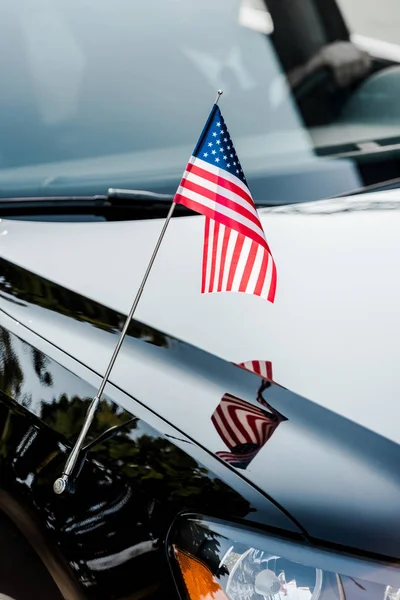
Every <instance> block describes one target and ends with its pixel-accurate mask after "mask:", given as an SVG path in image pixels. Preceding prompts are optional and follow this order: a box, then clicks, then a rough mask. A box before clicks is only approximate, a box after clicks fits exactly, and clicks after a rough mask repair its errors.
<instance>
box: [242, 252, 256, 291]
mask: <svg viewBox="0 0 400 600" xmlns="http://www.w3.org/2000/svg"><path fill="white" fill-rule="evenodd" d="M257 250H258V244H256V242H252V243H251V247H250V252H249V256H248V258H247V261H246V266H245V268H244V271H243V275H242V281H241V282H240V285H239V292H245V291H246V290H247V285H248V283H249V279H250V275H251V272H252V270H253V267H254V262H255V260H256V255H257Z"/></svg>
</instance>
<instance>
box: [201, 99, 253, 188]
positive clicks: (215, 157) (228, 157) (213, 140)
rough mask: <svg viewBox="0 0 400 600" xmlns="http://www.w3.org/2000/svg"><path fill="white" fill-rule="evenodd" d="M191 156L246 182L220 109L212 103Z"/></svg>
mask: <svg viewBox="0 0 400 600" xmlns="http://www.w3.org/2000/svg"><path fill="white" fill-rule="evenodd" d="M193 156H196V157H197V158H201V160H204V161H206V162H208V163H210V165H214V166H215V167H219V168H220V169H224V170H225V171H228V173H231V174H232V175H235V176H236V177H238V178H239V179H241V181H243V183H245V184H246V185H247V183H246V177H245V176H244V173H243V170H242V166H241V164H240V162H239V159H238V157H237V154H236V151H235V148H234V146H233V143H232V140H231V136H230V135H229V132H228V129H227V127H226V125H225V121H224V119H223V117H222V114H221V111H220V109H219V107H218V106H217V105H215V104H214V106H213V108H212V110H211V113H210V116H209V118H208V121H207V123H206V126H205V127H204V130H203V132H202V134H201V136H200V139H199V141H198V142H197V146H196V148H195V150H194V152H193Z"/></svg>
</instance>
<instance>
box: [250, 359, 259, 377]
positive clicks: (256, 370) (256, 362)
mask: <svg viewBox="0 0 400 600" xmlns="http://www.w3.org/2000/svg"><path fill="white" fill-rule="evenodd" d="M252 365H253V371H254V373H257V375H261V365H260V361H259V360H253V361H252Z"/></svg>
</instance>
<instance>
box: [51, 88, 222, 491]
mask: <svg viewBox="0 0 400 600" xmlns="http://www.w3.org/2000/svg"><path fill="white" fill-rule="evenodd" d="M222 93H223V92H222V90H218V92H217V98H216V100H215V104H218V101H219V99H220V97H221V95H222ZM175 206H176V204H175V202H174V201H173V202H172V204H171V207H170V209H169V211H168V214H167V217H166V219H165V222H164V225H163V228H162V230H161V233H160V235H159V238H158V240H157V243H156V245H155V248H154V250H153V254H152V255H151V258H150V261H149V264H148V265H147V269H146V272H145V274H144V276H143V279H142V283H141V284H140V286H139V289H138V291H137V293H136V296H135V299H134V301H133V304H132V307H131V310H130V311H129V314H128V316H127V318H126V321H125V323H124V326H123V328H122V330H121V333H120V336H119V339H118V342H117V345H116V346H115V349H114V352H113V354H112V356H111V359H110V362H109V364H108V367H107V369H106V371H105V373H104V376H103V379H102V381H101V383H100V386H99V389H98V390H97V394H96V395H95V397H94V398H93V400H92V401H91V403H90V405H89V408H88V410H87V413H86V417H85V421H84V423H83V425H82V429H81V431H80V433H79V436H78V438H77V440H76V442H75V444H74V447H73V449H72V451H71V454H70V455H69V456H68V458H67V461H66V463H65V467H64V470H63V472H62V475H61V477H58V479H56V480H55V482H54V484H53V490H54V492H55V493H56V494H62V493H63V492H65V490H66V489H67V488H68V483H69V479H70V477H71V475H72V473H73V471H74V468H75V466H76V463H77V461H78V459H79V455H80V453H81V450H82V447H83V444H84V441H85V438H86V435H87V433H88V431H89V429H90V426H91V424H92V422H93V419H94V416H95V414H96V411H97V409H98V407H99V404H100V401H101V396H102V394H103V392H104V388H105V387H106V385H107V381H108V378H109V376H110V373H111V371H112V368H113V366H114V364H115V361H116V360H117V356H118V354H119V351H120V349H121V346H122V344H123V341H124V339H125V336H126V332H127V331H128V327H129V325H130V322H131V320H132V318H133V315H134V314H135V311H136V308H137V305H138V304H139V300H140V298H141V296H142V294H143V290H144V287H145V285H146V283H147V279H148V277H149V275H150V271H151V269H152V267H153V264H154V261H155V259H156V256H157V253H158V251H159V249H160V246H161V242H162V241H163V238H164V235H165V232H166V231H167V227H168V225H169V222H170V220H171V218H172V215H173V213H174V210H175Z"/></svg>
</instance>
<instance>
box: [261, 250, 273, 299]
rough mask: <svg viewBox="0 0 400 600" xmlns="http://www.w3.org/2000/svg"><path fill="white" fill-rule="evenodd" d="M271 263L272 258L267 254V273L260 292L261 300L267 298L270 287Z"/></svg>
mask: <svg viewBox="0 0 400 600" xmlns="http://www.w3.org/2000/svg"><path fill="white" fill-rule="evenodd" d="M272 263H273V259H272V256H271V255H270V254H269V255H268V267H267V272H266V275H265V281H264V285H263V288H262V290H261V298H265V299H266V298H268V294H269V289H270V287H271V280H272Z"/></svg>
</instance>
